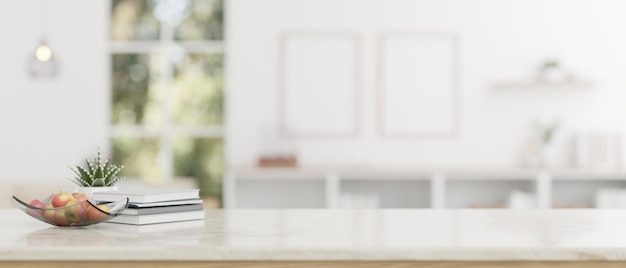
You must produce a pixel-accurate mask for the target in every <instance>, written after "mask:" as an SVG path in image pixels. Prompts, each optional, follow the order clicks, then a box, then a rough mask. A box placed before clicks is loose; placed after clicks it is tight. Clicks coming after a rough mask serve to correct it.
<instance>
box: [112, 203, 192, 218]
mask: <svg viewBox="0 0 626 268" xmlns="http://www.w3.org/2000/svg"><path fill="white" fill-rule="evenodd" d="M202 209H203V207H202V204H194V205H179V206H161V207H147V208H127V209H125V210H124V211H122V215H151V214H160V213H172V212H183V211H196V210H202Z"/></svg>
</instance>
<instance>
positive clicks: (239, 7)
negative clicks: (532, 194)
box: [225, 0, 626, 167]
mask: <svg viewBox="0 0 626 268" xmlns="http://www.w3.org/2000/svg"><path fill="white" fill-rule="evenodd" d="M226 8H227V9H226V12H227V13H226V16H225V17H226V20H227V21H226V25H227V41H228V42H227V51H228V56H227V58H226V59H227V61H226V64H227V66H226V68H227V77H226V78H227V80H226V81H227V94H228V95H227V103H226V107H227V125H228V126H227V134H226V137H227V139H226V142H227V152H226V154H227V163H228V164H229V165H231V166H239V165H254V164H255V163H256V159H257V156H258V155H259V153H260V152H262V151H264V150H266V149H265V148H267V147H268V146H269V147H281V146H287V147H290V146H291V147H293V148H296V149H297V151H298V156H299V161H300V163H301V164H302V165H304V166H318V165H328V164H330V165H342V164H344V165H355V164H367V165H380V166H394V165H401V166H405V165H419V166H479V167H483V166H505V167H506V166H513V165H517V164H518V163H519V155H520V151H521V147H522V145H523V143H524V141H525V139H526V137H527V135H528V133H529V130H530V123H531V121H532V120H535V119H539V120H544V121H547V120H552V119H560V121H561V122H562V128H561V129H560V130H559V132H558V135H557V139H556V141H555V144H554V148H553V149H554V151H553V154H554V155H553V158H554V159H553V164H555V165H566V164H567V163H568V157H567V156H568V153H569V150H568V144H569V137H571V136H572V134H573V133H574V132H575V131H576V130H586V129H596V128H602V129H620V130H623V129H624V128H625V127H626V120H624V115H626V105H624V103H626V90H625V89H626V76H625V72H626V71H625V70H626V17H625V16H623V10H625V9H626V2H624V1H618V0H607V1H593V0H581V1H571V0H531V1H527V0H505V1H502V0H471V1H467V0H417V1H416V0H391V1H386V0H385V1H383V0H295V1H294V0H230V1H227V7H226ZM291 30H316V31H325V30H331V31H333V30H334V31H337V30H338V31H353V32H356V33H357V34H358V35H359V36H360V38H361V40H362V44H363V49H362V52H361V53H362V56H363V58H362V62H363V64H362V71H363V75H362V85H363V92H364V94H363V97H362V99H361V100H362V114H363V116H364V122H363V126H362V128H361V132H360V133H359V135H358V136H357V137H356V138H354V139H336V140H328V139H295V140H293V139H291V140H289V139H286V138H285V137H282V136H281V135H280V134H279V132H278V118H279V116H278V111H279V109H278V90H279V85H278V81H279V74H278V72H277V68H278V52H279V49H278V44H279V43H278V39H279V36H280V34H282V33H284V32H287V31H291ZM385 30H416V31H451V32H454V33H456V34H457V35H458V36H459V38H460V41H461V47H460V55H461V57H460V80H459V83H460V84H459V85H460V92H461V104H460V109H461V114H462V122H461V126H460V134H459V135H458V136H457V137H456V138H452V139H422V140H384V139H381V138H380V136H379V135H378V134H377V132H376V128H375V116H376V110H375V107H376V106H375V90H376V88H375V85H376V72H375V66H376V64H377V62H376V53H375V51H376V42H375V40H376V36H377V35H378V34H379V33H381V32H383V31H385ZM548 57H558V58H559V59H561V61H562V62H563V64H565V65H566V67H568V68H570V69H572V70H574V71H576V72H577V73H579V74H581V75H584V76H586V77H590V78H592V79H593V81H594V82H596V83H597V86H596V87H595V88H594V89H593V90H571V91H570V90H548V91H534V90H497V89H493V88H491V87H490V85H491V84H492V83H495V82H498V81H502V80H505V81H506V80H507V79H508V80H524V79H527V78H529V77H530V76H531V75H532V74H533V73H532V72H533V71H534V70H535V67H536V66H537V65H538V64H539V63H540V62H541V61H542V60H544V59H546V58H548ZM270 141H271V142H272V144H273V145H268V144H267V143H268V142H270Z"/></svg>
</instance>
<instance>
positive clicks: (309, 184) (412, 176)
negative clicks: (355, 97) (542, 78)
mask: <svg viewBox="0 0 626 268" xmlns="http://www.w3.org/2000/svg"><path fill="white" fill-rule="evenodd" d="M224 180H225V181H224V200H225V207H226V208H303V207H306V208H345V195H346V194H347V195H351V194H353V195H355V196H356V197H357V198H361V197H363V196H369V197H371V196H372V195H374V196H375V198H374V199H375V200H376V202H373V203H375V204H377V205H376V206H377V207H380V208H472V207H481V206H485V207H488V206H494V207H501V206H504V205H506V202H507V201H508V200H507V196H508V195H509V194H510V193H512V192H514V191H518V192H522V193H525V194H529V195H532V196H533V197H534V201H533V203H534V207H535V208H551V207H553V206H555V205H556V206H561V205H562V206H572V207H576V206H582V207H592V206H593V205H594V203H593V198H594V196H595V193H596V191H598V190H599V189H604V188H626V173H625V172H622V171H615V172H611V171H593V170H576V169H551V170H533V169H519V168H511V169H506V168H501V169H493V168H492V169H458V168H457V169H445V168H437V169H431V170H428V169H418V168H414V169H409V168H404V169H403V168H387V169H385V168H359V167H353V168H346V167H342V168H329V167H327V168H323V167H319V168H269V169H265V168H243V169H242V168H236V169H230V170H228V171H227V173H226V175H225V178H224ZM342 195H343V197H342ZM342 198H343V199H342ZM365 199H367V198H365ZM371 199H372V198H370V201H371ZM371 203H372V202H370V205H371ZM342 204H343V205H342Z"/></svg>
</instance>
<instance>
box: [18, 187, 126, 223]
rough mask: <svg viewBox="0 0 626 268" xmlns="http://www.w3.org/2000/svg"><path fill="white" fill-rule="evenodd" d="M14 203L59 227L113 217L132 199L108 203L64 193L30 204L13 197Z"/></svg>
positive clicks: (102, 220) (29, 213)
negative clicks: (94, 201)
mask: <svg viewBox="0 0 626 268" xmlns="http://www.w3.org/2000/svg"><path fill="white" fill-rule="evenodd" d="M13 203H14V204H15V205H16V206H17V207H18V208H19V209H20V210H22V211H24V212H25V213H26V214H28V215H30V216H31V217H33V218H35V219H37V220H40V221H43V222H45V223H49V224H52V225H56V226H63V227H72V226H75V227H77V226H87V225H92V224H96V223H100V222H104V221H107V220H110V219H112V218H114V217H116V216H118V215H120V214H121V213H122V211H123V210H124V209H126V208H127V207H128V198H126V199H123V200H119V201H116V202H110V203H107V204H99V203H92V202H91V201H89V199H88V196H86V195H85V194H82V193H72V194H70V193H67V192H60V193H57V194H53V195H51V196H49V197H48V198H46V199H44V200H43V201H40V200H37V199H35V200H32V201H30V202H29V203H26V202H24V201H22V200H20V199H18V198H17V197H15V196H13Z"/></svg>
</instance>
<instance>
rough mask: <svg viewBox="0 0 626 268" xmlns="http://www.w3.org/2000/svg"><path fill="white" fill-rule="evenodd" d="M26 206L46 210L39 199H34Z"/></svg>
mask: <svg viewBox="0 0 626 268" xmlns="http://www.w3.org/2000/svg"><path fill="white" fill-rule="evenodd" d="M28 204H29V205H31V206H33V207H38V208H46V204H45V203H44V202H41V201H40V200H39V199H35V200H33V201H30V203H28Z"/></svg>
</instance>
